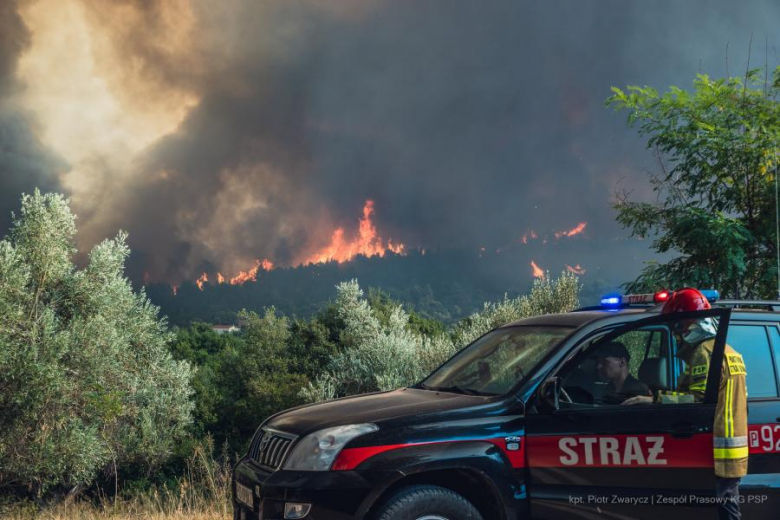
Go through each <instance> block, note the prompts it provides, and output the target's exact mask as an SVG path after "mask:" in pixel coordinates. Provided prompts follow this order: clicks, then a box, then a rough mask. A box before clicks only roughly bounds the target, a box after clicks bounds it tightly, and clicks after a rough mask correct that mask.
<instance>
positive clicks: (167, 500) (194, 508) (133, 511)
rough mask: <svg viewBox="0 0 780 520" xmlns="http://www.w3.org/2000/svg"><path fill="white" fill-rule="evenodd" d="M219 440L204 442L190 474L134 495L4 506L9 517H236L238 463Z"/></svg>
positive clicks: (67, 519) (97, 519)
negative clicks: (217, 450)
mask: <svg viewBox="0 0 780 520" xmlns="http://www.w3.org/2000/svg"><path fill="white" fill-rule="evenodd" d="M212 453H213V444H212V443H211V442H210V441H207V442H205V443H203V444H201V445H198V446H197V447H196V448H195V450H194V452H193V454H192V456H191V457H190V458H189V460H188V461H187V465H186V471H185V472H184V475H182V476H181V477H179V478H178V480H177V482H176V484H175V485H174V486H172V487H170V488H169V487H167V486H162V487H161V488H152V489H150V490H148V491H144V492H137V493H134V494H132V495H131V496H121V493H120V496H118V497H108V496H106V495H104V494H102V493H98V496H97V498H95V499H93V500H89V499H86V498H81V499H76V500H74V501H70V502H62V503H59V504H57V505H54V506H50V507H45V508H41V507H39V506H37V505H36V504H33V503H30V502H27V503H23V504H14V505H13V506H9V508H7V509H5V510H3V509H2V508H0V518H2V519H9V520H30V519H33V518H34V519H43V520H107V519H111V520H131V519H132V520H136V519H138V520H140V519H144V520H146V519H149V520H184V519H187V520H217V519H219V520H225V519H228V518H232V515H233V511H232V505H231V478H232V466H231V463H230V460H229V459H228V457H225V456H224V454H223V456H222V457H219V458H216V459H215V458H214V457H213V456H212Z"/></svg>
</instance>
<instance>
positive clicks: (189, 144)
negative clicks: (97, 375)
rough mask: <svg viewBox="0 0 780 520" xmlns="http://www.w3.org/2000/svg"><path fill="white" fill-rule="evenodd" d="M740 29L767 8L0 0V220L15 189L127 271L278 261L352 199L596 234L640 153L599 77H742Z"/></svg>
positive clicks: (477, 240) (681, 1) (481, 236)
mask: <svg viewBox="0 0 780 520" xmlns="http://www.w3.org/2000/svg"><path fill="white" fill-rule="evenodd" d="M751 35H752V38H753V52H752V60H753V64H755V65H757V66H760V65H763V63H764V60H765V57H766V56H767V53H766V52H765V49H766V47H767V45H768V61H769V63H770V65H772V66H774V65H777V64H778V63H780V60H779V59H778V46H780V2H778V1H777V0H763V1H751V0H744V1H740V2H734V1H733V0H652V1H646V2H638V1H631V2H626V1H625V0H620V1H612V0H591V1H587V0H578V1H572V0H566V1H553V0H547V1H544V2H527V1H520V0H511V1H503V0H502V1H486V2H476V1H473V0H468V1H466V0H463V1H458V0H435V1H434V0H417V1H405V0H387V1H366V0H343V1H333V2H328V1H323V0H309V1H293V0H276V1H259V0H245V1H230V2H213V1H206V0H191V1H188V0H165V1H163V0H159V1H155V0H135V1H129V0H121V1H120V0H30V1H27V0H3V1H2V2H0V234H2V233H4V231H5V230H6V229H7V225H8V220H9V217H10V212H11V211H12V210H14V209H15V208H16V207H17V206H18V200H19V195H20V194H21V193H22V192H23V191H30V190H32V189H34V187H36V186H39V187H41V188H42V189H45V190H58V191H62V192H65V193H67V194H69V196H71V197H72V202H73V207H74V210H75V211H76V212H77V214H78V215H79V221H78V224H79V228H80V235H79V241H80V246H81V247H83V248H88V247H89V246H91V245H92V244H93V243H95V242H96V241H98V240H101V239H103V238H105V237H107V236H112V235H114V234H115V233H116V231H117V230H118V229H120V228H122V229H126V230H128V231H129V232H130V236H131V239H130V241H131V246H132V247H133V249H134V257H133V273H134V274H135V275H136V276H140V274H141V273H143V272H146V273H148V279H149V280H150V281H172V282H176V281H178V280H179V279H181V278H189V279H192V278H194V277H196V276H197V274H198V273H199V272H200V271H202V270H206V269H217V270H222V271H224V272H226V273H235V272H237V271H238V270H239V269H244V268H246V267H247V266H249V265H251V263H252V261H253V259H255V258H268V259H270V260H272V261H273V262H274V264H275V265H279V266H284V265H292V264H295V263H297V262H299V261H301V259H303V258H306V257H307V256H309V255H311V254H312V252H314V251H317V250H318V249H320V248H321V247H323V246H324V245H325V244H327V242H328V241H329V240H330V237H331V233H332V232H333V230H334V229H335V228H336V227H338V226H344V227H346V228H347V232H349V230H350V229H353V228H355V226H356V221H357V218H358V217H359V216H360V215H361V211H362V208H363V205H364V203H365V201H366V200H367V199H371V200H374V201H375V212H376V213H375V221H376V225H377V228H378V230H379V232H380V233H381V234H382V236H383V237H384V238H391V239H393V241H394V242H402V243H404V244H406V245H407V247H423V248H445V247H474V248H478V247H481V246H487V247H489V248H493V247H502V246H504V245H506V244H508V243H512V242H517V241H518V240H519V239H520V237H521V236H522V235H523V234H524V233H526V232H527V231H528V230H529V229H535V230H537V231H538V232H539V233H546V232H552V231H554V230H561V229H568V228H571V227H573V226H575V225H577V223H579V222H582V221H586V222H588V227H587V233H588V235H589V236H590V237H594V238H595V237H598V238H601V239H603V240H604V241H606V242H608V241H609V240H611V239H614V238H618V237H621V236H623V235H625V233H624V232H623V231H622V230H621V229H620V228H619V227H618V226H617V225H616V224H615V223H614V212H613V211H612V210H611V208H610V201H611V198H612V193H613V192H614V190H615V189H618V188H627V189H633V190H634V196H635V197H647V196H648V195H649V193H648V187H647V181H646V172H647V170H649V169H650V170H652V169H653V164H654V163H653V158H652V156H651V154H650V153H649V152H647V151H646V150H645V149H644V146H643V144H642V141H641V140H640V139H639V138H638V137H637V136H636V134H635V132H634V131H632V130H630V129H627V128H626V125H625V114H615V113H613V112H612V111H610V110H608V109H606V108H605V107H604V100H605V98H606V97H607V96H608V95H609V94H610V90H609V89H610V87H611V86H612V85H618V86H625V85H626V84H649V85H653V86H656V87H658V88H663V87H665V86H667V85H669V84H678V85H680V86H684V87H687V86H689V85H690V84H691V81H692V80H693V77H694V75H695V74H696V73H697V72H700V71H701V72H705V73H708V74H710V75H713V76H723V75H725V74H726V67H727V63H728V67H729V68H730V71H729V72H731V74H732V75H737V74H741V73H744V69H745V66H746V61H747V56H748V44H749V41H750V39H751ZM727 48H728V52H727ZM583 244H584V245H583V252H582V255H583V259H582V262H581V263H582V264H583V266H586V264H587V262H588V255H589V252H588V246H587V245H586V242H585V241H583ZM637 270H638V269H637Z"/></svg>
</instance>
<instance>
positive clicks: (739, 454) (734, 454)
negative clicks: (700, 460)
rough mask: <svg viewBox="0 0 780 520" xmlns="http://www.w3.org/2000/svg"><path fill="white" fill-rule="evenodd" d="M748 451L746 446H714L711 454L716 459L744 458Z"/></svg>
mask: <svg viewBox="0 0 780 520" xmlns="http://www.w3.org/2000/svg"><path fill="white" fill-rule="evenodd" d="M748 451H749V449H748V447H747V446H743V447H741V448H715V449H714V450H713V454H714V456H715V458H716V459H746V458H747V456H748Z"/></svg>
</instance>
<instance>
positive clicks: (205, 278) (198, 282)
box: [195, 273, 209, 291]
mask: <svg viewBox="0 0 780 520" xmlns="http://www.w3.org/2000/svg"><path fill="white" fill-rule="evenodd" d="M208 281H209V275H207V274H206V273H203V274H201V275H200V278H198V279H197V280H195V285H197V286H198V289H200V290H201V291H202V290H203V284H204V283H206V282H208Z"/></svg>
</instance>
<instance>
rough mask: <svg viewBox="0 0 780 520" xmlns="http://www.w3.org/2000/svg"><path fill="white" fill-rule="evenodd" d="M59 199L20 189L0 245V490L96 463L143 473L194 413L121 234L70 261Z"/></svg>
mask: <svg viewBox="0 0 780 520" xmlns="http://www.w3.org/2000/svg"><path fill="white" fill-rule="evenodd" d="M75 232H76V227H75V217H74V215H73V214H72V213H71V212H70V209H69V207H68V201H67V200H66V199H65V198H63V197H62V196H60V195H41V194H40V193H39V192H37V191H36V192H35V193H34V194H33V195H25V196H24V197H23V198H22V210H21V214H20V215H19V216H18V218H17V217H15V218H14V224H13V227H12V230H11V233H10V235H9V236H8V237H7V238H6V239H4V240H2V241H0V489H1V488H4V487H5V488H7V487H14V488H15V489H26V490H28V491H29V492H31V493H32V494H33V495H40V494H41V493H42V492H44V491H45V490H47V489H49V488H51V487H52V486H57V485H59V486H68V487H72V486H81V485H84V484H87V483H89V482H90V481H91V480H92V479H93V478H94V477H95V475H96V474H97V473H98V471H100V470H101V469H107V468H109V467H111V468H115V467H117V466H119V467H121V466H123V465H135V466H138V467H145V468H148V469H151V468H153V467H155V466H157V465H158V464H160V463H161V462H162V461H164V460H165V458H166V457H167V456H168V454H169V453H170V452H171V450H172V447H173V445H174V443H175V441H176V439H177V437H179V436H180V435H181V434H182V433H183V431H184V428H185V427H186V425H187V424H188V423H189V421H190V412H191V409H192V404H191V402H190V394H191V390H190V386H189V381H190V368H189V365H188V364H187V363H183V362H177V361H174V360H173V359H172V358H171V355H170V353H169V351H168V348H167V342H168V340H169V339H170V335H169V333H168V332H167V329H166V325H165V322H164V321H163V320H161V319H160V318H159V317H158V309H157V308H156V307H154V306H153V305H151V304H150V302H149V301H148V300H147V298H146V296H145V294H144V293H143V292H141V293H140V294H139V293H135V292H133V289H132V287H131V285H130V282H129V280H128V279H127V278H125V276H124V272H123V271H124V263H125V260H126V258H127V256H128V254H129V250H128V248H127V246H126V245H125V239H126V234H124V233H120V234H119V235H118V236H117V237H116V238H115V239H113V240H106V241H105V242H103V243H101V244H100V245H98V246H96V247H95V248H94V249H93V250H92V252H91V253H90V255H89V262H88V265H87V266H86V267H85V268H84V269H81V270H79V269H77V268H76V267H75V266H74V264H73V255H74V254H75V252H76V250H75V247H74V240H73V238H74V235H75Z"/></svg>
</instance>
